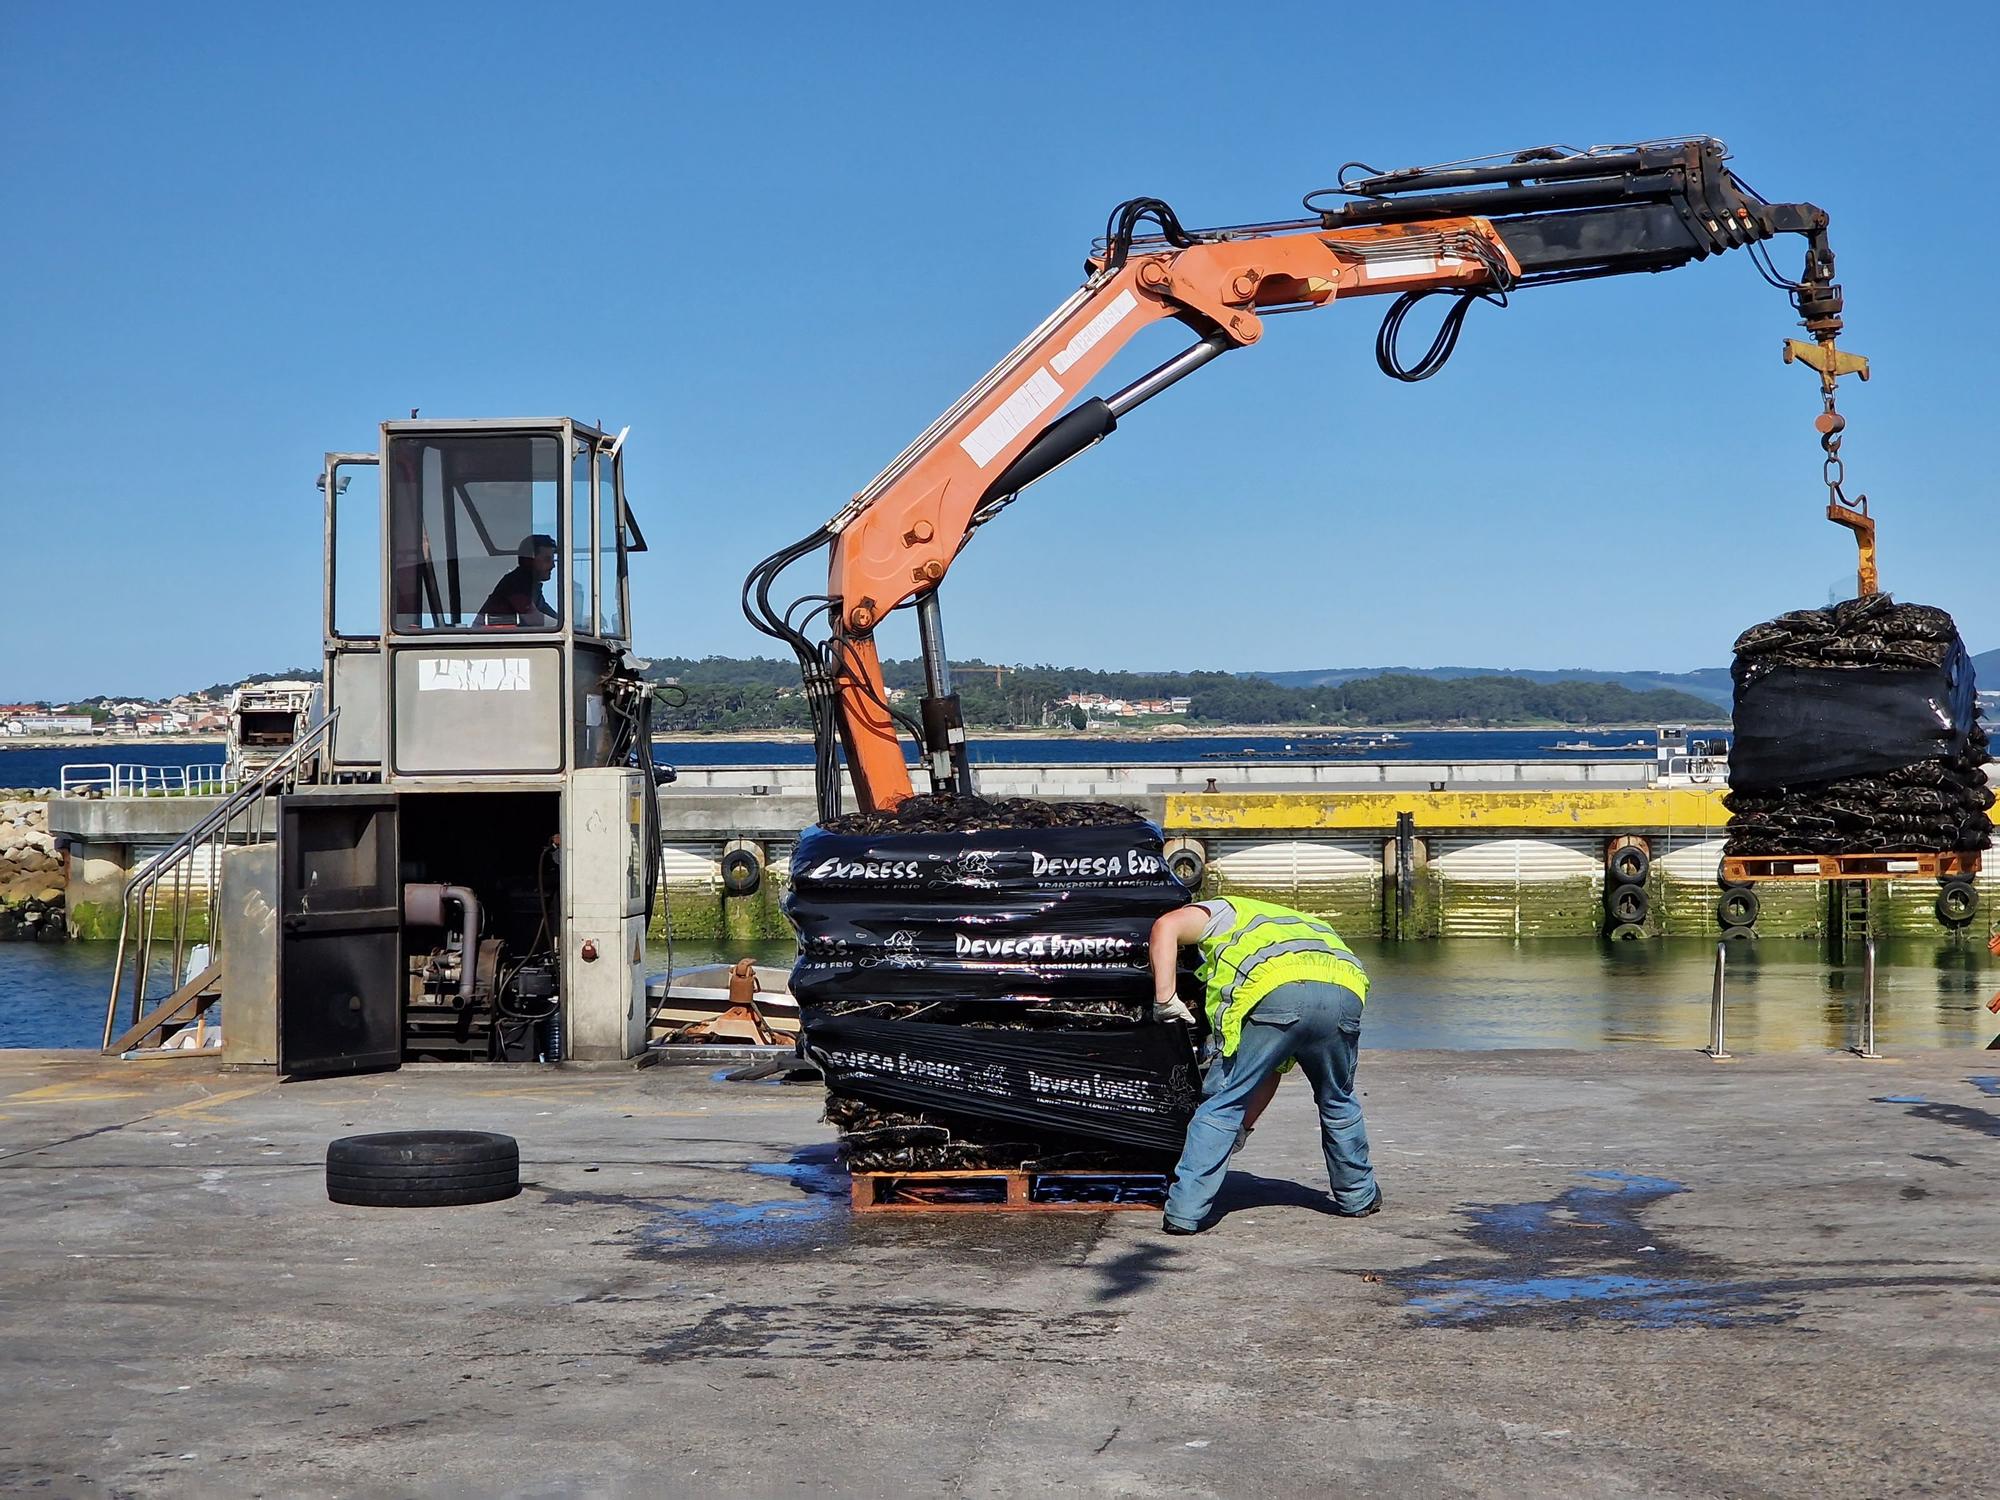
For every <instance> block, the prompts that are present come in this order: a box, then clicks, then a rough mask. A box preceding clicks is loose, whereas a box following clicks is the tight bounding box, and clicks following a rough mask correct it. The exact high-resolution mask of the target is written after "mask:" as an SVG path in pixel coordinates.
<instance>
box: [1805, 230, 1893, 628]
mask: <svg viewBox="0 0 2000 1500" xmlns="http://www.w3.org/2000/svg"><path fill="white" fill-rule="evenodd" d="M1833 274H1834V272H1833V251H1832V250H1831V249H1829V248H1828V246H1827V243H1826V235H1825V228H1824V226H1823V225H1822V226H1821V228H1820V230H1819V231H1818V232H1817V233H1815V234H1814V235H1813V237H1812V240H1811V243H1810V244H1809V245H1808V246H1807V249H1806V269H1805V275H1804V277H1803V279H1802V280H1801V281H1800V282H1799V283H1798V285H1797V290H1796V292H1795V293H1794V295H1793V301H1794V304H1795V305H1796V306H1797V307H1798V310H1799V320H1800V321H1801V322H1802V323H1803V324H1804V325H1805V329H1806V332H1807V333H1809V334H1811V335H1812V341H1811V342H1810V343H1808V342H1806V341H1804V340H1802V339H1787V340H1785V363H1786V364H1791V363H1792V362H1793V361H1794V360H1797V361H1798V362H1799V363H1800V364H1803V365H1808V366H1810V367H1811V368H1812V369H1814V370H1816V371H1818V372H1819V389H1820V401H1821V407H1820V414H1819V415H1818V416H1817V417H1815V418H1814V419H1813V426H1814V427H1815V428H1817V429H1818V431H1819V446H1820V450H1821V451H1822V452H1823V453H1825V455H1826V458H1825V460H1824V462H1823V463H1822V464H1821V465H1820V475H1821V477H1822V478H1823V479H1824V480H1825V481H1826V518H1827V519H1828V520H1829V521H1832V522H1835V523H1836V524H1838V525H1841V526H1845V527H1846V528H1847V529H1848V530H1849V531H1852V532H1853V533H1854V541H1855V545H1856V547H1857V548H1858V549H1859V552H1860V558H1859V564H1858V566H1857V567H1856V569H1855V588H1856V590H1857V591H1858V594H1859V596H1860V597H1862V598H1866V597H1867V596H1868V595H1870V594H1874V593H1878V592H1880V589H1881V584H1880V581H1879V579H1878V578H1877V576H1876V571H1875V521H1874V518H1873V517H1871V516H1870V515H1869V514H1868V497H1867V496H1866V495H1857V496H1855V497H1854V498H1853V499H1852V500H1850V499H1848V498H1847V490H1846V488H1845V486H1846V482H1847V466H1846V464H1844V463H1843V462H1841V457H1840V439H1841V434H1842V433H1844V432H1845V431H1846V430H1847V419H1846V418H1845V417H1843V416H1842V415H1841V414H1840V411H1839V409H1838V408H1837V407H1836V405H1835V404H1834V388H1835V386H1837V385H1838V384H1839V381H1840V377H1841V376H1843V375H1859V376H1860V377H1861V378H1862V379H1863V380H1866V379H1867V378H1868V361H1867V360H1866V359H1864V358H1863V357H1862V356H1861V355H1859V354H1849V353H1847V352H1845V351H1844V350H1842V349H1841V348H1840V347H1839V345H1838V343H1837V342H1836V340H1837V339H1838V338H1839V335H1840V330H1841V326H1842V319H1841V312H1842V303H1843V298H1842V297H1841V292H1840V283H1839V282H1837V281H1835V280H1834V279H1833Z"/></svg>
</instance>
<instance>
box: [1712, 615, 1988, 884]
mask: <svg viewBox="0 0 2000 1500" xmlns="http://www.w3.org/2000/svg"><path fill="white" fill-rule="evenodd" d="M1730 675H1731V677H1732V678H1733V679H1734V681H1735V684H1736V704H1735V708H1736V712H1735V735H1734V739H1733V742H1732V744H1731V746H1730V752H1729V794H1728V796H1727V798H1726V799H1725V801H1726V803H1727V805H1728V808H1729V841H1728V845H1727V849H1728V852H1729V853H1730V854H1733V855H1770V854H1776V855H1782V854H1873V853H1898V852H1902V853H1931V852H1940V853H1941V852H1948V851H1959V850H1966V851H1970V850H1978V849H1984V848H1985V847H1986V846H1987V845H1988V844H1989V843H1991V842H1992V823H1991V820H1990V819H1989V817H1988V815H1987V809H1988V808H1990V807H1991V806H1992V805H1993V793H1992V791H1991V789H1990V788H1989V787H1988V786H1987V784H1986V773H1985V766H1986V758H1987V753H1988V745H1987V737H1986V732H1985V730H1984V728H1983V727H1982V726H1981V725H1980V722H1979V703H1978V696H1977V684H1976V683H1975V681H1974V679H1973V668H1972V662H1971V659H1970V658H1969V657H1968V656H1967V655H1966V652H1965V645H1964V643H1963V642H1962V641H1961V640H1960V639H1959V635H1958V627H1957V626H1956V625H1955V624H1953V622H1952V618H1951V616H1950V615H1948V614H1946V613H1945V612H1944V611H1943V610H1941V609H1936V608H1933V607H1931V606H1929V605H1923V604H1898V603H1896V602H1895V601H1894V600H1893V599H1891V598H1890V597H1889V596H1888V595H1886V594H1874V595H1870V596H1869V597H1867V598H1865V599H1849V600H1846V601H1844V602H1843V603H1840V604H1837V605H1834V606H1832V607H1831V608H1828V609H1801V610H1794V611H1792V612H1791V613H1790V614H1784V615H1780V616H1778V617H1777V618H1776V619H1775V620H1767V621H1765V622H1764V623H1763V624H1761V625H1753V626H1751V627H1750V628H1749V629H1748V630H1746V631H1744V632H1743V634H1742V635H1741V636H1739V637H1738V638H1737V641H1736V660H1735V663H1734V665H1733V666H1732V667H1731V669H1730Z"/></svg>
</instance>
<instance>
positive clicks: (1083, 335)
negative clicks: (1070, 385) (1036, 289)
mask: <svg viewBox="0 0 2000 1500" xmlns="http://www.w3.org/2000/svg"><path fill="white" fill-rule="evenodd" d="M1138 310H1139V299H1138V298H1137V297H1135V296H1133V295H1132V289H1131V288H1130V287H1127V288H1126V289H1125V290H1124V291H1122V292H1120V293H1119V294H1118V295H1117V296H1115V297H1113V298H1112V299H1111V303H1110V305H1109V306H1107V307H1106V308H1105V309H1104V311H1103V312H1101V313H1099V314H1098V315H1097V316H1096V317H1094V318H1092V319H1091V320H1090V321H1089V322H1088V323H1086V324H1084V325H1083V327H1081V328H1079V329H1078V330H1077V331H1076V337H1074V338H1072V339H1071V340H1070V341H1069V342H1068V343H1067V344H1064V345H1063V346H1062V348H1060V349H1058V350H1056V352H1055V353H1054V354H1052V355H1050V356H1049V368H1050V369H1051V370H1054V371H1055V372H1056V374H1058V375H1067V374H1069V367H1070V366H1071V365H1073V364H1075V363H1076V362H1077V361H1078V360H1080V359H1082V358H1083V357H1084V355H1086V354H1088V353H1090V351H1091V350H1093V349H1095V348H1096V347H1097V346H1098V344H1099V343H1101V342H1102V341H1103V339H1104V335H1105V334H1107V333H1109V332H1111V330H1112V329H1114V328H1116V327H1117V326H1118V325H1119V324H1120V323H1122V322H1124V321H1125V320H1126V319H1127V318H1129V317H1131V316H1132V314H1133V313H1135V312H1137V311H1138Z"/></svg>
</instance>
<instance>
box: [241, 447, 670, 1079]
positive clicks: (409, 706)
mask: <svg viewBox="0 0 2000 1500" xmlns="http://www.w3.org/2000/svg"><path fill="white" fill-rule="evenodd" d="M622 440H623V434H620V435H619V436H617V437H613V436H610V435H608V434H606V433H603V432H600V431H597V430H596V429H595V428H592V427H588V426H586V425H584V424H583V423H581V422H576V421H572V420H569V419H566V418H550V419H546V420H522V421H511V420H510V421H429V420H426V421H415V420H412V421H407V422H401V421H399V422H387V423H384V424H383V426H382V434H381V447H380V449H379V451H378V452H375V453H333V454H329V455H327V459H326V468H325V472H324V474H323V476H322V478H321V480H320V484H321V487H322V490H323V493H324V499H325V527H326V533H325V672H324V678H323V691H324V694H325V703H324V707H325V710H326V714H325V716H324V717H322V719H321V720H320V721H319V722H320V730H319V734H320V741H319V743H317V744H315V745H308V746H303V747H302V748H303V749H306V750H310V751H311V752H312V759H313V762H314V764H313V765H312V767H311V769H310V772H309V773H308V774H307V775H306V776H304V777H302V779H301V781H300V782H299V783H298V784H296V785H294V786H293V787H292V789H290V790H288V791H286V792H285V793H284V795H282V796H281V797H280V798H279V799H278V817H277V821H278V837H277V840H276V843H275V848H274V849H268V848H267V849H266V850H263V851H258V850H251V851H245V852H246V853H251V854H255V853H264V854H265V855H266V863H267V865H268V874H267V876H266V878H267V880H268V882H269V886H270V889H269V892H268V897H269V908H267V909H275V911H276V914H277V920H276V922H275V924H271V925H270V928H267V930H272V929H274V936H275V941H276V953H275V971H274V974H273V976H272V977H273V982H274V988H275V994H276V1005H275V1016H274V1020H275V1035H274V1037H273V1038H272V1039H271V1044H272V1046H273V1047H274V1048H275V1061H276V1062H277V1064H278V1068H279V1071H280V1072H281V1073H284V1074H287V1075H290V1076H301V1075H310V1074H317V1073H329V1072H339V1071H347V1070H355V1069H363V1068H381V1067H394V1066H397V1065H399V1064H400V1063H403V1062H405V1061H419V1060H427V1059H458V1060H492V1061H528V1060H538V1059H539V1060H550V1061H553V1060H559V1059H566V1058H578V1059H615V1058H622V1057H633V1056H636V1055H638V1054H639V1053H640V1052H641V1051H642V1050H643V1048H644V1045H645V1014H644V1003H645V1002H644V994H645V990H644V983H643V979H642V969H641V965H642V964H643V962H644V958H645V938H646V924H647V917H648V913H649V910H650V907H651V903H652V900H653V896H654V892H655V888H656V883H657V870H658V861H657V854H658V845H659V840H658V816H657V813H658V803H657V798H656V787H657V782H658V780H659V779H660V778H662V777H670V776H671V773H670V772H665V771H656V770H655V769H654V767H653V765H652V760H651V732H650V718H651V708H652V702H653V691H654V690H653V688H652V687H651V685H649V684H647V683H646V682H644V681H643V680H642V679H641V678H640V676H639V666H640V665H641V664H639V663H636V662H634V661H633V659H632V657H631V656H630V653H629V651H628V650H627V646H628V642H629V640H630V616H629V596H628V591H627V587H626V566H627V559H628V558H629V556H630V555H631V554H632V553H633V552H635V551H639V550H642V549H643V547H644V539H643V536H642V534H641V533H640V531H639V529H638V527H637V525H636V523H635V522H634V521H633V519H632V516H631V513H630V511H629V509H628V508H627V507H626V505H625V502H624V495H623V484H622V465H621V459H620V447H621V444H622ZM224 905H225V917H224V922H225V925H224V931H223V943H224V948H225V951H226V952H230V957H231V967H232V971H234V972H238V973H240V972H241V970H242V968H243V967H244V966H243V964H242V963H241V961H239V960H238V959H237V958H236V956H235V954H236V952H241V951H243V949H244V948H245V947H246V946H254V945H255V944H256V943H257V941H258V938H257V936H256V935H255V933H254V932H252V931H246V930H245V924H243V923H242V922H240V921H237V906H236V904H234V903H231V902H229V901H227V900H225V903H224ZM249 906H250V907H251V908H253V909H254V906H255V903H254V901H253V902H251V903H249ZM232 922H236V926H235V929H234V930H232V928H231V926H230V924H231V923H232ZM269 940H270V939H268V938H265V939H263V941H265V942H269ZM232 950H233V951H232ZM235 1024H236V1023H235V1022H234V1021H232V1025H235Z"/></svg>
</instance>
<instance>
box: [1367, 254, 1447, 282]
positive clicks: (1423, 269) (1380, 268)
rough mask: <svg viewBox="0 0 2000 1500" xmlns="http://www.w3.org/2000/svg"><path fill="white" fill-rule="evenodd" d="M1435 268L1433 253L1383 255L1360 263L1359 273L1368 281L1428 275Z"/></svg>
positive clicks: (1435, 258)
mask: <svg viewBox="0 0 2000 1500" xmlns="http://www.w3.org/2000/svg"><path fill="white" fill-rule="evenodd" d="M1437 269H1438V258H1437V257H1436V256H1435V255H1384V256H1379V257H1374V258H1371V259H1368V260H1364V261H1363V262H1362V263H1361V275H1362V277H1363V278H1364V279H1365V280H1368V281H1375V280H1378V279H1383V278H1387V277H1390V276H1430V275H1433V274H1435V273H1436V271H1437Z"/></svg>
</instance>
